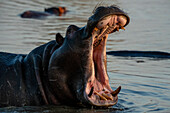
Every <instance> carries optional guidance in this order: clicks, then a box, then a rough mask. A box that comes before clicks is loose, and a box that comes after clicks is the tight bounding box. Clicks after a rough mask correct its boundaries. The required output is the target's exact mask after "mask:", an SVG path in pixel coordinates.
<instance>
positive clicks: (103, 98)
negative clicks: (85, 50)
mask: <svg viewBox="0 0 170 113" xmlns="http://www.w3.org/2000/svg"><path fill="white" fill-rule="evenodd" d="M94 93H95V94H96V95H98V96H99V97H100V98H101V100H107V99H106V98H105V97H104V96H102V95H101V94H99V93H98V92H96V91H95V92H94Z"/></svg>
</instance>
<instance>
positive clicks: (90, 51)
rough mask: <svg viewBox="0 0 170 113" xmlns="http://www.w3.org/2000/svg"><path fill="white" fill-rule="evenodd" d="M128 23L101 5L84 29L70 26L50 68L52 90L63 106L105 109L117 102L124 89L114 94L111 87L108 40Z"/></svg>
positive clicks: (118, 12) (116, 11)
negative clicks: (107, 58)
mask: <svg viewBox="0 0 170 113" xmlns="http://www.w3.org/2000/svg"><path fill="white" fill-rule="evenodd" d="M129 21H130V19H129V17H128V15H127V14H126V13H125V12H123V11H122V10H120V9H119V8H118V7H116V6H109V7H104V6H100V7H98V8H96V9H95V11H94V14H93V15H92V16H91V17H90V18H89V20H88V22H87V25H86V26H85V27H82V28H79V27H77V26H75V25H70V26H69V27H68V29H67V32H66V37H65V40H64V42H63V44H62V45H61V47H60V48H58V49H57V50H55V51H54V53H53V54H52V56H51V58H50V62H49V66H48V79H49V80H48V81H49V84H50V88H51V91H52V93H53V94H54V96H55V97H56V99H57V100H58V101H59V102H60V103H63V104H71V105H75V104H78V105H85V106H104V107H108V106H112V105H114V104H116V103H117V101H118V96H117V94H118V93H119V91H120V89H121V87H118V88H117V89H116V90H115V91H113V90H112V89H111V87H110V85H109V77H108V75H107V62H106V41H107V38H108V34H110V33H113V32H116V31H117V30H119V29H124V27H125V26H126V25H127V24H128V23H129Z"/></svg>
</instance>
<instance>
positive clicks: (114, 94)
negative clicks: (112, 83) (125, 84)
mask: <svg viewBox="0 0 170 113" xmlns="http://www.w3.org/2000/svg"><path fill="white" fill-rule="evenodd" d="M120 90H121V86H119V87H118V88H117V89H116V90H115V91H113V92H111V94H112V96H114V97H115V96H116V95H117V94H118V93H119V92H120Z"/></svg>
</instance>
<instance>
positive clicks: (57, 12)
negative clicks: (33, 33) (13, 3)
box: [20, 7, 67, 19]
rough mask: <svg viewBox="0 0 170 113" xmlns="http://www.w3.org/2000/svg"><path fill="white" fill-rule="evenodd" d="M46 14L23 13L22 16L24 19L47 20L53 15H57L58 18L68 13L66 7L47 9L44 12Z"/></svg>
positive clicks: (38, 12) (36, 12)
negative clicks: (46, 18)
mask: <svg viewBox="0 0 170 113" xmlns="http://www.w3.org/2000/svg"><path fill="white" fill-rule="evenodd" d="M44 11H45V12H40V11H31V10H30V11H25V12H23V13H22V14H21V15H20V16H21V17H22V18H35V19H39V18H45V17H47V16H51V15H56V16H62V15H63V14H65V13H66V12H67V10H66V7H51V8H46V9H45V10H44Z"/></svg>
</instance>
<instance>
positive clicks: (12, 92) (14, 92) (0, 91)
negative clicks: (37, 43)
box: [0, 52, 25, 107]
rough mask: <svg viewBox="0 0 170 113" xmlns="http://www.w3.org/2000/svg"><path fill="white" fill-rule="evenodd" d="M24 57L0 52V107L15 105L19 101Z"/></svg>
mask: <svg viewBox="0 0 170 113" xmlns="http://www.w3.org/2000/svg"><path fill="white" fill-rule="evenodd" d="M24 57H25V55H20V54H11V53H4V52H0V107H1V106H6V105H17V104H19V103H20V101H21V100H20V99H19V98H20V96H21V92H20V91H21V90H20V86H21V84H22V82H21V78H22V72H23V70H22V61H23V59H24ZM17 98H18V99H17ZM14 99H15V101H14ZM16 100H18V101H16ZM18 102H19V103H18ZM21 102H22V101H21Z"/></svg>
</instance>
